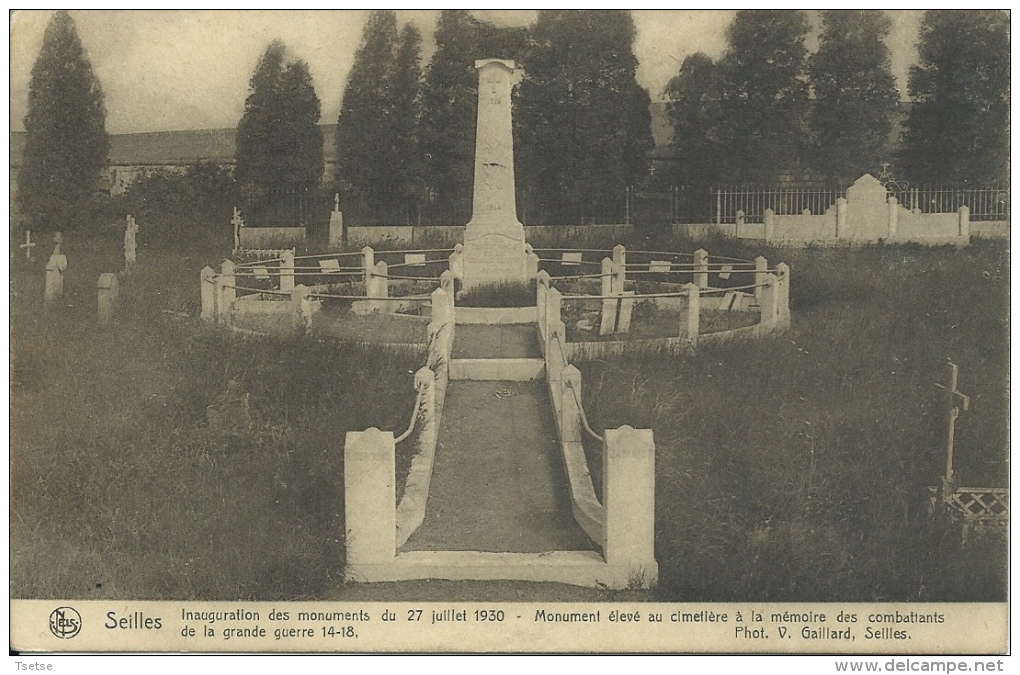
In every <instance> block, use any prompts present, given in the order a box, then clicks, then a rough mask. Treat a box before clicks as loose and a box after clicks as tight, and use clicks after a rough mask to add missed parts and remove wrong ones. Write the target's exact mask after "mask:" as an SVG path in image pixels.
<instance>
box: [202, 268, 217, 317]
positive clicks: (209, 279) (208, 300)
mask: <svg viewBox="0 0 1020 675" xmlns="http://www.w3.org/2000/svg"><path fill="white" fill-rule="evenodd" d="M200 288H201V291H202V321H205V322H206V323H212V322H214V321H216V270H214V269H213V268H211V267H209V266H208V265H206V266H205V267H203V268H202V272H201V286H200Z"/></svg>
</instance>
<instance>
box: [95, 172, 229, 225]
mask: <svg viewBox="0 0 1020 675" xmlns="http://www.w3.org/2000/svg"><path fill="white" fill-rule="evenodd" d="M239 197H240V193H239V191H238V188H237V184H236V183H235V181H234V178H233V176H232V175H231V171H230V169H229V168H227V167H224V166H222V165H219V164H216V163H213V162H199V163H197V164H193V165H191V166H189V167H187V168H186V169H185V170H184V171H183V172H181V171H174V170H168V169H149V170H146V171H145V172H144V173H143V174H142V175H140V176H139V177H138V178H137V179H135V181H134V182H133V183H131V185H130V186H129V187H128V189H127V192H125V193H124V194H123V195H122V196H120V197H114V198H113V199H112V200H111V209H110V210H111V214H112V215H113V216H114V217H115V218H116V219H118V220H122V219H123V218H124V217H125V216H127V215H133V216H134V217H135V220H137V221H138V222H139V224H141V225H142V227H143V228H145V229H146V230H147V231H148V232H147V233H146V234H147V236H150V237H151V239H150V240H151V241H156V242H160V243H170V242H175V241H178V242H179V241H182V240H184V239H187V238H190V237H192V236H194V235H195V234H196V233H199V232H202V231H206V232H208V231H209V229H210V228H211V227H216V226H218V227H220V228H222V231H223V232H224V233H226V232H228V231H229V227H230V225H229V224H230V218H231V215H232V213H233V208H234V206H235V205H237V204H238V200H239Z"/></svg>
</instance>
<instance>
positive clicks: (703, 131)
mask: <svg viewBox="0 0 1020 675" xmlns="http://www.w3.org/2000/svg"><path fill="white" fill-rule="evenodd" d="M666 96H667V98H668V99H669V108H668V110H669V118H670V122H671V124H672V126H673V139H672V146H673V156H674V158H675V161H674V165H673V166H672V167H671V170H670V176H669V177H670V179H671V180H672V182H673V183H674V184H675V185H683V186H686V187H690V188H693V189H694V190H695V193H696V194H701V193H703V192H704V190H703V189H699V188H706V187H708V186H711V185H712V184H713V183H714V182H715V181H716V180H717V179H718V170H719V160H720V158H721V154H720V143H719V137H718V128H717V127H718V121H719V73H718V67H717V66H716V64H715V63H714V62H713V61H712V59H711V58H709V57H708V56H707V55H706V54H704V53H702V52H697V53H695V54H691V55H690V56H688V57H687V58H685V59H684V61H683V63H682V64H681V66H680V71H679V72H678V73H677V74H676V76H674V77H673V79H671V80H670V81H669V84H668V85H667V87H666Z"/></svg>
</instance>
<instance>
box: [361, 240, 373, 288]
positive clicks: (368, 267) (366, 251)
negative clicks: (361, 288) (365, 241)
mask: <svg viewBox="0 0 1020 675" xmlns="http://www.w3.org/2000/svg"><path fill="white" fill-rule="evenodd" d="M361 267H362V268H363V269H364V270H365V293H366V295H372V294H371V293H370V292H369V290H368V280H369V279H370V278H371V276H372V272H373V271H374V270H375V251H373V250H372V247H371V246H366V247H365V248H363V249H361Z"/></svg>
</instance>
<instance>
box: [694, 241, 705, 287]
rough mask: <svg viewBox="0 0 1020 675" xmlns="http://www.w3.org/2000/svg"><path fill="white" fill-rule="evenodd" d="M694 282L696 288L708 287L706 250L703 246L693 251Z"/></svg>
mask: <svg viewBox="0 0 1020 675" xmlns="http://www.w3.org/2000/svg"><path fill="white" fill-rule="evenodd" d="M694 283H696V284H697V285H698V288H708V251H706V250H705V249H703V248H699V249H698V250H697V251H695V252H694Z"/></svg>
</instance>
